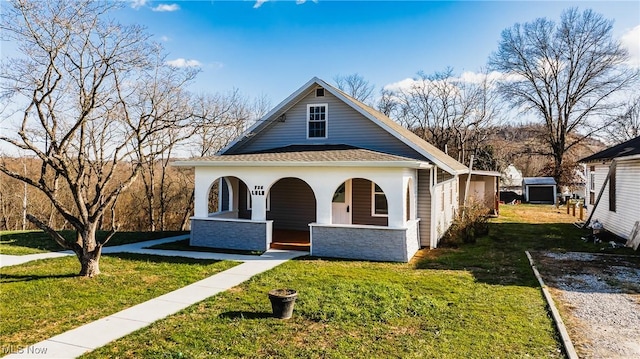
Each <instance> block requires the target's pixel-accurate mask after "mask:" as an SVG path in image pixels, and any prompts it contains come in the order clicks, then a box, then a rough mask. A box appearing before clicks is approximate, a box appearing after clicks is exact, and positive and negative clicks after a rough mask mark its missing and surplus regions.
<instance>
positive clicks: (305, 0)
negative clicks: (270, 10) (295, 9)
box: [296, 0, 318, 5]
mask: <svg viewBox="0 0 640 359" xmlns="http://www.w3.org/2000/svg"><path fill="white" fill-rule="evenodd" d="M311 1H313V3H314V4H317V3H318V0H311ZM306 2H307V0H296V5H302V4H304V3H306Z"/></svg>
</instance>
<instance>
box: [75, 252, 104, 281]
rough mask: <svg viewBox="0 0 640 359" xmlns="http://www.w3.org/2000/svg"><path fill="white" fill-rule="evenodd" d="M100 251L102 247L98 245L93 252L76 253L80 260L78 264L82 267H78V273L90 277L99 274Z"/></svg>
mask: <svg viewBox="0 0 640 359" xmlns="http://www.w3.org/2000/svg"><path fill="white" fill-rule="evenodd" d="M101 253H102V247H98V248H97V249H96V250H94V251H93V252H87V253H85V254H80V255H78V259H79V260H80V265H81V266H82V268H81V269H80V273H79V275H81V276H84V277H89V278H92V277H95V276H96V275H98V274H100V255H101Z"/></svg>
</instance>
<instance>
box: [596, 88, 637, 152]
mask: <svg viewBox="0 0 640 359" xmlns="http://www.w3.org/2000/svg"><path fill="white" fill-rule="evenodd" d="M604 133H605V134H604V136H605V138H606V139H607V142H609V143H610V144H614V145H615V144H619V143H623V142H626V141H629V140H631V139H633V138H636V137H638V136H640V96H637V97H636V98H634V99H631V100H629V102H627V104H626V105H625V106H623V110H622V113H618V114H615V115H613V119H612V120H611V123H610V124H609V126H607V127H605V129H604Z"/></svg>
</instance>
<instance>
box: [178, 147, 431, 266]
mask: <svg viewBox="0 0 640 359" xmlns="http://www.w3.org/2000/svg"><path fill="white" fill-rule="evenodd" d="M352 151H358V152H359V151H366V150H352ZM367 152H368V153H367V154H368V155H369V157H371V154H372V153H373V154H376V155H378V154H377V153H375V152H372V151H367ZM262 155H263V156H259V157H261V160H255V161H249V160H248V159H247V158H246V157H247V156H248V155H234V156H232V157H239V156H240V157H243V156H244V158H242V159H243V161H220V160H217V161H213V162H206V161H191V162H182V163H179V164H178V165H182V166H187V165H190V166H193V167H195V213H194V216H193V217H192V218H191V244H192V245H195V246H208V247H217V248H231V249H245V250H266V249H268V248H270V247H272V246H273V247H275V248H278V247H279V248H285V249H296V248H298V249H303V250H309V251H310V253H311V255H315V256H325V257H339V258H353V259H367V260H379V261H399V262H406V261H408V260H409V259H411V257H412V256H413V254H415V252H416V251H417V250H418V249H419V248H420V233H419V230H418V223H419V221H420V219H419V218H417V196H418V194H417V188H416V185H415V184H416V181H417V177H416V176H417V170H418V169H420V168H421V169H428V168H430V165H429V164H427V163H425V162H421V161H416V160H410V159H406V158H402V157H397V156H392V155H386V154H379V156H380V157H382V158H380V157H378V158H376V159H378V161H371V160H366V161H364V160H363V161H354V160H350V161H304V162H301V161H290V160H289V161H268V160H265V159H266V158H269V157H270V156H264V155H272V154H262ZM325 155H326V154H325ZM352 155H360V157H361V156H362V153H355V154H354V153H352ZM252 156H256V155H252ZM220 157H223V156H220ZM224 157H227V156H224ZM389 157H393V158H389ZM356 158H358V156H356ZM380 159H384V161H380ZM307 243H308V247H307Z"/></svg>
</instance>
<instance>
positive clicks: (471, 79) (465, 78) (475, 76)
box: [457, 71, 505, 84]
mask: <svg viewBox="0 0 640 359" xmlns="http://www.w3.org/2000/svg"><path fill="white" fill-rule="evenodd" d="M504 78H505V75H504V74H503V73H502V72H498V71H491V72H489V73H488V74H485V73H482V72H471V71H465V72H463V73H462V75H460V77H458V78H457V80H460V81H462V82H468V83H472V84H480V83H482V82H483V81H485V79H486V80H488V81H489V82H493V81H498V80H503V79H504Z"/></svg>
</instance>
